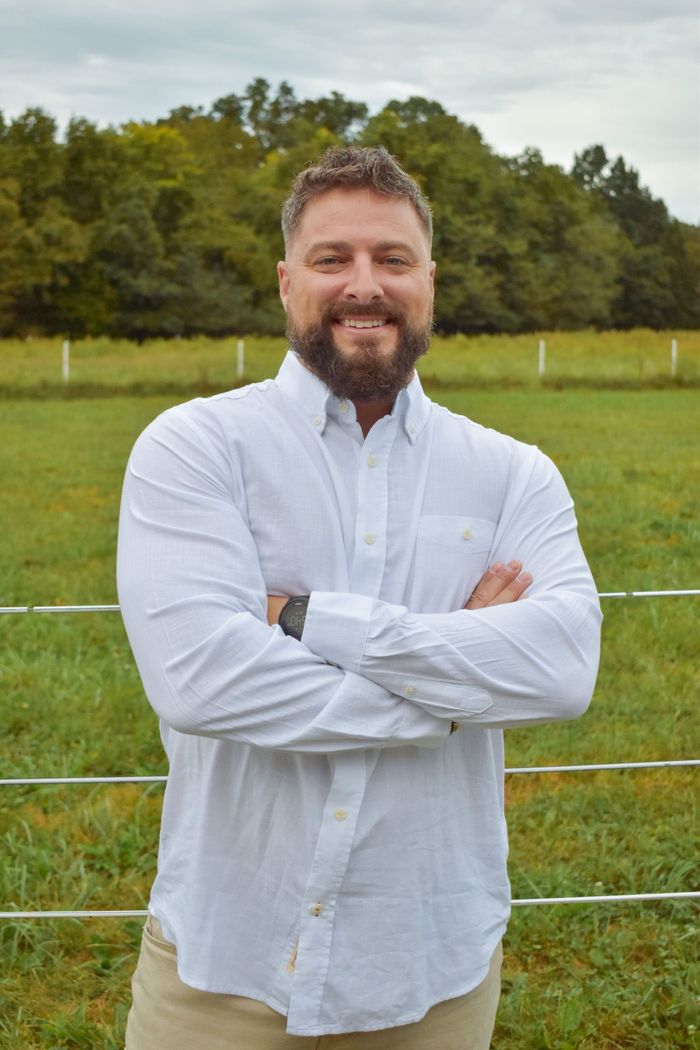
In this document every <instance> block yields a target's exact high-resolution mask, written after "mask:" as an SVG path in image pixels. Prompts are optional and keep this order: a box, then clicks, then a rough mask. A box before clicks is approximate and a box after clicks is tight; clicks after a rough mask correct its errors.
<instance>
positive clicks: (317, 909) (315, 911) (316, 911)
mask: <svg viewBox="0 0 700 1050" xmlns="http://www.w3.org/2000/svg"><path fill="white" fill-rule="evenodd" d="M309 911H310V912H311V914H312V915H320V914H321V912H322V911H323V905H322V904H319V902H318V901H316V903H315V904H312V905H311V907H310V908H309Z"/></svg>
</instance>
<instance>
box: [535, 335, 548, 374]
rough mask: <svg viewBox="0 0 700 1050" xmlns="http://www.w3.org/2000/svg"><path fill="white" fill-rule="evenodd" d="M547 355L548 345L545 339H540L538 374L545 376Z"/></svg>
mask: <svg viewBox="0 0 700 1050" xmlns="http://www.w3.org/2000/svg"><path fill="white" fill-rule="evenodd" d="M546 356H547V347H546V344H545V341H544V339H540V352H539V356H538V360H537V375H538V376H543V375H544V369H545V362H546Z"/></svg>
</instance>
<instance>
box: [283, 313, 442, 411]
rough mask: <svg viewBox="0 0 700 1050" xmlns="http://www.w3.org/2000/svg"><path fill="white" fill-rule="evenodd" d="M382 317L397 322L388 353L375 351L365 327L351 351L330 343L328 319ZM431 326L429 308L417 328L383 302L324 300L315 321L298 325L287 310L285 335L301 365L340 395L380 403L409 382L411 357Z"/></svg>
mask: <svg viewBox="0 0 700 1050" xmlns="http://www.w3.org/2000/svg"><path fill="white" fill-rule="evenodd" d="M353 316H355V317H364V318H370V317H371V318H375V319H380V318H386V319H388V320H391V321H392V322H393V323H394V324H395V325H396V331H397V342H396V347H395V348H394V350H392V351H391V352H389V353H386V352H382V351H380V350H379V339H378V338H377V337H376V336H372V335H371V332H372V329H371V328H368V329H367V337H366V338H365V339H362V340H357V341H356V343H355V347H354V350H350V351H345V350H341V349H340V347H339V346H338V344H337V343H336V341H335V336H334V333H333V322H334V321H335V320H337V319H339V318H341V317H353ZM432 330H433V317H432V311H431V312H430V313H429V314H428V317H427V318H426V322H425V324H424V325H423V326H422V327H416V326H414V325H411V324H409V323H408V321H407V320H406V318H405V316H404V315H403V314H402V313H400V312H397V311H396V310H390V309H389V307H387V306H385V305H384V304H383V303H373V304H371V305H369V304H368V305H362V304H351V303H329V304H328V306H326V308H325V309H324V311H323V313H322V315H321V320H320V321H319V322H318V324H313V325H309V326H308V327H307V328H304V329H300V328H297V326H296V325H295V324H294V321H293V319H292V316H291V312H290V313H289V314H288V319H287V338H288V339H289V345H290V346H291V348H292V350H295V351H296V353H297V354H298V355H299V357H300V358H301V360H302V361H303V362H304V364H305V365H306V366H307V368H309V370H310V371H312V372H313V373H314V374H315V375H317V376H318V378H319V379H321V380H323V382H324V383H325V384H326V386H327V387H328V388H329V390H331V392H332V393H334V394H335V396H336V397H338V398H341V399H348V400H350V401H385V400H388V399H389V398H391V399H393V398H395V397H396V395H397V394H398V392H399V391H400V390H402V389H403V387H405V386H406V384H407V383H408V382H409V380H410V378H411V376H412V374H413V369H414V366H415V363H416V361H417V360H418V358H419V357H422V356H423V354H424V353H425V352H426V351H427V349H428V347H429V345H430V336H431V334H432Z"/></svg>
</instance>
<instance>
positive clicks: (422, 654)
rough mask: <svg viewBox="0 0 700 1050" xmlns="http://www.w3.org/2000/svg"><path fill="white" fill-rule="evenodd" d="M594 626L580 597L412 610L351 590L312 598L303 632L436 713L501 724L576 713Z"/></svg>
mask: <svg viewBox="0 0 700 1050" xmlns="http://www.w3.org/2000/svg"><path fill="white" fill-rule="evenodd" d="M599 627H600V614H599V611H598V607H597V602H596V601H595V600H591V599H590V598H588V597H585V596H582V595H571V594H564V593H560V594H558V595H556V596H554V595H550V596H542V597H541V598H539V599H537V598H534V599H528V600H527V601H524V602H516V603H514V604H512V605H502V606H498V607H494V608H489V609H482V610H477V611H469V610H460V611H458V612H452V613H430V614H423V615H421V614H416V613H411V612H409V611H408V610H407V609H405V608H404V607H402V606H395V605H388V604H386V603H383V602H378V601H376V600H374V599H368V598H363V597H361V596H358V595H342V596H340V595H324V594H321V595H319V594H313V595H312V598H311V602H310V604H309V612H308V614H307V627H305V630H304V638H305V640H306V644H307V645H309V646H310V647H311V648H312V649H314V650H315V651H318V652H321V651H323V655H324V656H325V657H326V658H327V659H329V660H334V661H335V662H337V663H340V664H341V665H342V666H344V667H346V668H348V669H352V670H353V671H354V672H355V673H357V674H360V675H363V676H364V677H366V678H367V679H368V680H370V681H372V682H374V683H376V684H380V685H382V686H384V687H385V688H386V689H388V690H390V691H391V692H393V693H395V694H396V695H397V696H402V697H404V698H405V699H407V700H409V701H410V702H411V703H413V704H417V705H419V706H421V707H422V708H423V709H424V710H426V711H429V712H431V713H433V714H436V715H438V716H439V717H441V718H445V719H451V720H455V721H459V722H463V723H469V724H473V725H483V726H489V727H500V728H504V727H506V726H508V725H525V724H534V723H537V722H544V721H550V720H554V719H563V718H574V717H576V716H577V715H579V714H581V713H582V711H583V710H585V707H586V706H587V704H588V702H589V700H590V697H591V693H592V690H593V685H594V683H595V676H596V672H597V666H598V651H599Z"/></svg>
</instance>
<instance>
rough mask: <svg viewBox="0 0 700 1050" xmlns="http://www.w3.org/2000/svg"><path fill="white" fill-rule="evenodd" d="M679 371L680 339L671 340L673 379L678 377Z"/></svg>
mask: <svg viewBox="0 0 700 1050" xmlns="http://www.w3.org/2000/svg"><path fill="white" fill-rule="evenodd" d="M677 371H678V340H677V339H672V340H671V379H675V378H676V372H677Z"/></svg>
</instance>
